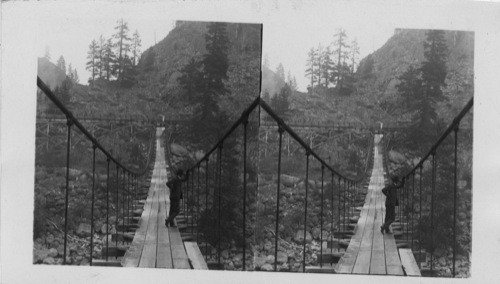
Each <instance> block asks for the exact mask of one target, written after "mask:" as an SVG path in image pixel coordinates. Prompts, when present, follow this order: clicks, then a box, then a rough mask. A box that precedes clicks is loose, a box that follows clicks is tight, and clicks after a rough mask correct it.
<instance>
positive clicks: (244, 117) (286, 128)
mask: <svg viewBox="0 0 500 284" xmlns="http://www.w3.org/2000/svg"><path fill="white" fill-rule="evenodd" d="M258 106H260V107H261V108H263V109H264V110H265V111H266V113H268V114H269V115H270V116H271V117H272V118H273V120H274V121H276V122H277V123H278V127H281V128H282V129H283V130H284V131H286V132H287V133H288V134H289V135H290V136H292V138H293V139H295V141H297V142H298V143H299V144H300V145H301V146H302V147H303V148H304V149H305V150H306V152H307V153H310V154H311V155H312V156H313V157H314V158H315V159H316V160H318V161H319V162H320V163H321V164H322V165H323V166H324V167H326V168H327V169H328V170H330V171H331V172H332V173H334V174H335V175H336V176H338V177H340V178H342V179H345V180H348V181H350V182H359V181H361V180H362V179H363V178H364V177H361V178H358V179H357V180H355V179H354V178H348V177H346V176H345V175H343V174H341V173H339V172H338V171H336V170H335V169H334V168H333V167H332V166H331V165H329V164H328V163H327V162H325V161H324V160H323V159H322V158H321V157H320V156H319V155H318V154H316V152H314V151H313V150H312V149H311V148H310V147H309V146H308V145H307V143H305V142H304V140H302V138H300V137H299V135H298V134H297V133H296V132H295V131H293V130H292V128H290V127H289V126H288V125H287V124H286V123H285V122H284V121H283V119H282V118H280V117H279V116H278V115H277V114H276V113H275V112H274V111H273V110H272V108H271V107H270V106H269V105H268V104H267V103H266V102H265V101H264V100H262V99H261V98H260V96H259V97H257V98H256V99H255V100H254V101H253V102H252V103H251V104H250V106H248V107H247V108H246V109H245V110H244V111H243V113H242V115H241V116H240V118H239V119H238V120H237V121H236V122H235V123H233V125H232V126H231V128H230V129H229V130H228V131H227V132H226V133H225V134H224V135H223V136H222V137H221V138H220V139H219V140H218V141H217V142H216V143H215V146H213V147H212V148H211V149H210V150H209V151H208V152H207V153H206V154H205V155H204V156H203V157H202V158H201V159H199V160H198V162H196V163H195V164H194V165H193V166H192V167H191V168H189V169H188V171H191V170H193V169H194V168H196V167H198V166H199V165H201V163H202V162H203V161H205V160H206V159H208V157H209V156H210V155H211V154H212V153H213V152H215V151H216V150H217V149H218V148H219V147H220V146H221V144H222V142H223V141H224V140H226V139H227V137H229V136H230V135H231V134H232V133H233V132H234V131H235V130H236V129H237V128H238V126H239V125H240V124H242V123H243V122H244V121H245V120H248V117H249V116H250V113H251V112H252V111H253V110H254V109H255V108H256V107H258Z"/></svg>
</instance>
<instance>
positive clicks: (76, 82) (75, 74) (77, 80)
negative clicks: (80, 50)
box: [72, 69, 80, 84]
mask: <svg viewBox="0 0 500 284" xmlns="http://www.w3.org/2000/svg"><path fill="white" fill-rule="evenodd" d="M79 82H80V78H78V72H76V69H75V70H74V72H73V82H72V83H73V84H78V83H79Z"/></svg>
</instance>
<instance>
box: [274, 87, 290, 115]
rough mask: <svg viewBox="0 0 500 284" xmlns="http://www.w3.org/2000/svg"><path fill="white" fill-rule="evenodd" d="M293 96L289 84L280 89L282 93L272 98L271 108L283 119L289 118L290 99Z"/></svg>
mask: <svg viewBox="0 0 500 284" xmlns="http://www.w3.org/2000/svg"><path fill="white" fill-rule="evenodd" d="M291 95H292V89H291V88H290V86H289V85H288V84H286V83H285V85H284V86H283V87H282V88H281V89H280V92H279V93H277V94H275V95H274V96H273V97H272V98H271V108H272V109H273V110H274V111H275V112H276V114H277V115H278V116H279V117H281V118H283V119H287V118H288V112H289V110H290V97H291Z"/></svg>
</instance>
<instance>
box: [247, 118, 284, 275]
mask: <svg viewBox="0 0 500 284" xmlns="http://www.w3.org/2000/svg"><path fill="white" fill-rule="evenodd" d="M247 127H248V117H246V118H245V120H244V121H243V268H242V271H245V270H246V251H247V242H246V226H247V219H246V217H247V215H246V213H247ZM275 260H276V256H275ZM275 269H276V265H275Z"/></svg>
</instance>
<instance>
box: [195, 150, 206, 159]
mask: <svg viewBox="0 0 500 284" xmlns="http://www.w3.org/2000/svg"><path fill="white" fill-rule="evenodd" d="M204 156H205V152H203V151H202V150H198V151H196V152H195V153H194V158H195V159H196V161H199V160H201V159H202V158H203V157H204Z"/></svg>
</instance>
